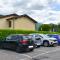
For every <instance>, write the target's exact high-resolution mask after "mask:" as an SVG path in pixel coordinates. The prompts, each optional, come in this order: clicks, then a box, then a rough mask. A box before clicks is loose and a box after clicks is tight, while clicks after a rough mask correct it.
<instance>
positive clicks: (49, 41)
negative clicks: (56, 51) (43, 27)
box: [30, 34, 58, 47]
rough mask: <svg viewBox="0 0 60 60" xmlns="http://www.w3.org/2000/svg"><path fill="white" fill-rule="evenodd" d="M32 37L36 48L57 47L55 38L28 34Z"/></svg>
mask: <svg viewBox="0 0 60 60" xmlns="http://www.w3.org/2000/svg"><path fill="white" fill-rule="evenodd" d="M30 35H33V36H32V39H33V40H34V41H35V44H36V45H37V46H40V45H43V46H45V47H47V46H57V44H58V42H57V39H56V38H53V37H49V36H47V35H46V34H30Z"/></svg>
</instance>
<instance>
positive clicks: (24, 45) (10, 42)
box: [2, 34, 34, 52]
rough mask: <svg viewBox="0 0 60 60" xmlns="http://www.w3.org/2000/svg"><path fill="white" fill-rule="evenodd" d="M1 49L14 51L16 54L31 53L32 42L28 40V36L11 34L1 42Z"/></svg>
mask: <svg viewBox="0 0 60 60" xmlns="http://www.w3.org/2000/svg"><path fill="white" fill-rule="evenodd" d="M2 47H3V48H8V49H14V50H16V51H17V52H22V51H33V50H34V42H33V40H30V39H29V38H28V35H20V34H12V35H9V36H8V37H6V40H5V41H3V44H2Z"/></svg>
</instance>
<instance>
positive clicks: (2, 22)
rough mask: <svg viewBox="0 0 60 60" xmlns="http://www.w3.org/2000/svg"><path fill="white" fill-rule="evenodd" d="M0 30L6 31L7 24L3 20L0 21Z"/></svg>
mask: <svg viewBox="0 0 60 60" xmlns="http://www.w3.org/2000/svg"><path fill="white" fill-rule="evenodd" d="M0 29H8V22H7V20H5V19H0Z"/></svg>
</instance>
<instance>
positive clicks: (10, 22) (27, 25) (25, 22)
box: [0, 14, 37, 30]
mask: <svg viewBox="0 0 60 60" xmlns="http://www.w3.org/2000/svg"><path fill="white" fill-rule="evenodd" d="M36 23H37V22H36V21H35V20H34V19H32V18H31V17H29V16H28V15H25V14H24V15H21V16H18V15H17V14H11V15H6V16H0V29H19V30H35V25H36Z"/></svg>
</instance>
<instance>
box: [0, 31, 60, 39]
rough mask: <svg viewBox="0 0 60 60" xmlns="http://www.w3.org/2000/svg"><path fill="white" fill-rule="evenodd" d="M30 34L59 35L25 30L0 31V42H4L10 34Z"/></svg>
mask: <svg viewBox="0 0 60 60" xmlns="http://www.w3.org/2000/svg"><path fill="white" fill-rule="evenodd" d="M30 33H43V34H59V33H58V32H48V31H40V32H39V31H27V30H0V40H4V39H5V37H6V36H8V35H10V34H30Z"/></svg>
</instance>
